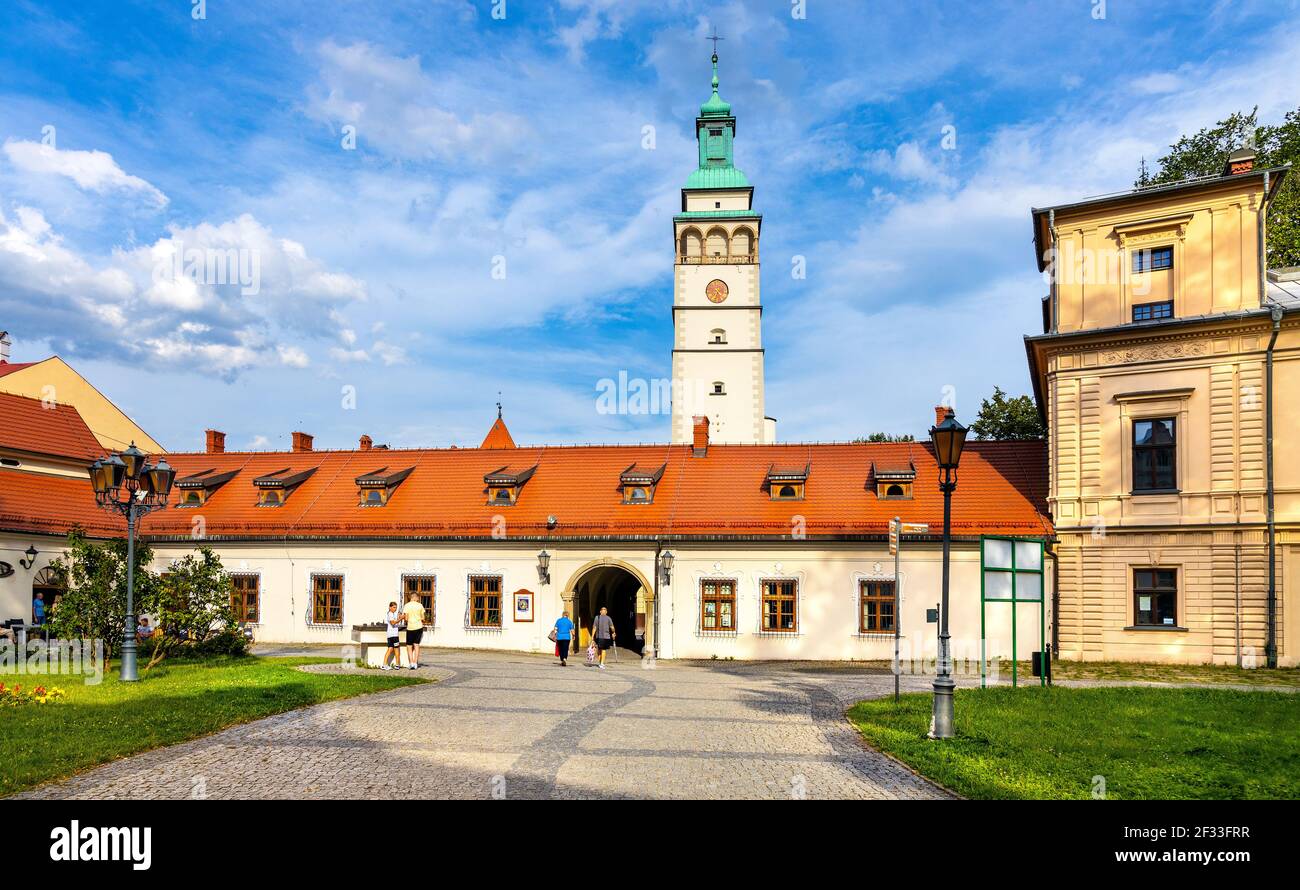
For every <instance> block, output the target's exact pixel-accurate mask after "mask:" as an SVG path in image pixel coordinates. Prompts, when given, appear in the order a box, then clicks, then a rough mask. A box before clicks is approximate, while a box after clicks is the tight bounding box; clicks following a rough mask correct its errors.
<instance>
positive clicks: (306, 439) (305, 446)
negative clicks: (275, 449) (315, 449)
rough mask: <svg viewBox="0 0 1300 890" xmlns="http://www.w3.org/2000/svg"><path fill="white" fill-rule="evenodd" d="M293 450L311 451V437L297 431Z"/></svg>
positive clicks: (295, 431) (294, 436)
mask: <svg viewBox="0 0 1300 890" xmlns="http://www.w3.org/2000/svg"><path fill="white" fill-rule="evenodd" d="M293 450H294V451H311V436H309V435H307V434H306V433H300V432H298V431H297V430H294V433H293Z"/></svg>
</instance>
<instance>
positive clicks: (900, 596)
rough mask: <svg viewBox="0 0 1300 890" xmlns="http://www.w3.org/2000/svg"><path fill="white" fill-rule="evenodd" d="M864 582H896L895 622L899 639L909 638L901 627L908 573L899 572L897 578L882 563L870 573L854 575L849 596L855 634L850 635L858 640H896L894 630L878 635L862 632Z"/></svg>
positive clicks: (878, 633) (856, 573) (877, 564)
mask: <svg viewBox="0 0 1300 890" xmlns="http://www.w3.org/2000/svg"><path fill="white" fill-rule="evenodd" d="M891 568H892V567H891ZM863 581H892V582H894V621H895V623H897V624H899V627H900V630H899V634H898V635H899V637H901V638H905V637H907V634H906V633H904V632H902V627H901V622H902V617H903V604H904V603H905V602H907V597H906V589H907V587H906V585H907V572H904V571H899V573H898V575H897V576H895V575H894V573H893V572H892V571H889V572H886V571H884V570H883V568H882V566H881V564H880V563H876V565H875V566H873V567H872V570H871V571H870V572H854V573H853V585H852V587H851V588H850V594H849V601H850V603H851V604H852V610H853V611H852V615H853V633H852V634H850V636H852V637H853V638H854V639H858V640H892V639H893V638H894V632H893V631H892V630H890V631H881V632H876V633H863V632H862V618H861V615H860V614H859V609H860V608H861V606H860V602H859V591H860V590H861V589H862V582H863Z"/></svg>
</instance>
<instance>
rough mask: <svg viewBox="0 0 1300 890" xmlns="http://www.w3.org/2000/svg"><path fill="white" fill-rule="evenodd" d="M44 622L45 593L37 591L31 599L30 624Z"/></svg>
mask: <svg viewBox="0 0 1300 890" xmlns="http://www.w3.org/2000/svg"><path fill="white" fill-rule="evenodd" d="M44 623H45V594H43V593H37V594H36V597H35V599H33V600H32V624H44Z"/></svg>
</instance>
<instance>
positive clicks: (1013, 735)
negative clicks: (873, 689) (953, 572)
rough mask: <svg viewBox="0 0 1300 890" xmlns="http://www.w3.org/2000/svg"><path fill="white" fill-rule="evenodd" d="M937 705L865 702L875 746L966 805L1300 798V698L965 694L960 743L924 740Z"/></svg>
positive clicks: (926, 698) (861, 720)
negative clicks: (1100, 779)
mask: <svg viewBox="0 0 1300 890" xmlns="http://www.w3.org/2000/svg"><path fill="white" fill-rule="evenodd" d="M930 708H931V698H930V695H929V694H909V695H905V696H903V700H902V702H901V703H900V704H898V705H895V704H894V700H893V699H892V698H885V699H878V700H873V701H865V702H859V703H858V704H857V705H855V706H854V707H853V708H852V709H850V711H849V719H850V720H852V721H853V723H854V724H855V725H857V727H858V728H859V729H860V730H861V731H862V734H863V736H864V737H865V738H866V740H867V742H868V743H870V744H871V745H872V746H873V747H875V748H878V749H879V750H881V751H885V752H887V753H889V754H892V755H893V756H895V757H897V758H898V759H899V760H902V761H903V762H905V763H907V764H909V765H910V766H912V767H913V768H914V769H916V770H917V771H918V772H919V773H921V774H922V775H924V776H927V777H929V778H931V779H933V780H934V781H936V782H938V783H939V784H941V785H944V786H945V787H947V788H950V789H952V790H953V791H955V792H957V793H958V794H960V795H962V796H963V797H968V798H978V799H1001V798H1039V799H1041V798H1090V797H1091V796H1092V790H1093V784H1092V783H1093V777H1094V776H1104V777H1105V783H1106V797H1107V798H1109V799H1153V798H1154V799H1188V798H1203V799H1212V800H1220V799H1237V798H1251V799H1257V798H1286V799H1297V798H1300V697H1297V696H1296V695H1294V694H1291V693H1280V692H1264V691H1260V692H1244V691H1236V690H1224V689H1153V688H1137V687H1133V688H1094V689H1069V688H1063V687H1059V686H1057V687H1049V688H1047V689H1040V688H1037V687H1030V688H1022V689H1011V688H1007V687H993V688H989V689H962V690H958V692H957V698H956V715H957V719H956V729H957V737H956V738H955V739H950V740H948V741H944V742H936V741H931V740H929V739H927V738H925V735H926V732H927V731H928V730H929V727H930Z"/></svg>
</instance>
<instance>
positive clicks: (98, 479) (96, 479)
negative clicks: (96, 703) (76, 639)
mask: <svg viewBox="0 0 1300 890" xmlns="http://www.w3.org/2000/svg"><path fill="white" fill-rule="evenodd" d="M175 478H176V471H175V470H173V469H172V468H171V467H169V466H168V465H167V461H165V460H161V459H160V460H159V461H158V462H157V463H156V464H150V463H149V462H148V456H147V455H146V454H145V453H144V452H143V451H141V450H140V449H139V448H136V447H135V443H134V442H132V443H131V447H130V448H128V449H126V450H125V451H122V452H119V453H117V454H110V455H109V456H108V457H106V458H101V459H100V460H97V461H95V462H94V463H93V464H91V465H90V484H91V486H92V487H93V488H94V489H95V503H97V504H99V506H100V507H102V508H103V509H105V510H115V511H117V512H118V513H121V514H122V515H123V516H125V517H126V627H125V628H124V629H123V635H122V682H124V683H132V682H135V681H136V680H138V679H140V678H139V676H138V675H137V674H136V664H135V526H136V522H137V521H138V519H139V517H141V516H144V515H145V514H147V513H150V512H152V511H154V510H161V509H163V508H164V507H166V506H167V497H168V495H170V494H171V490H172V481H173V480H175Z"/></svg>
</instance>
